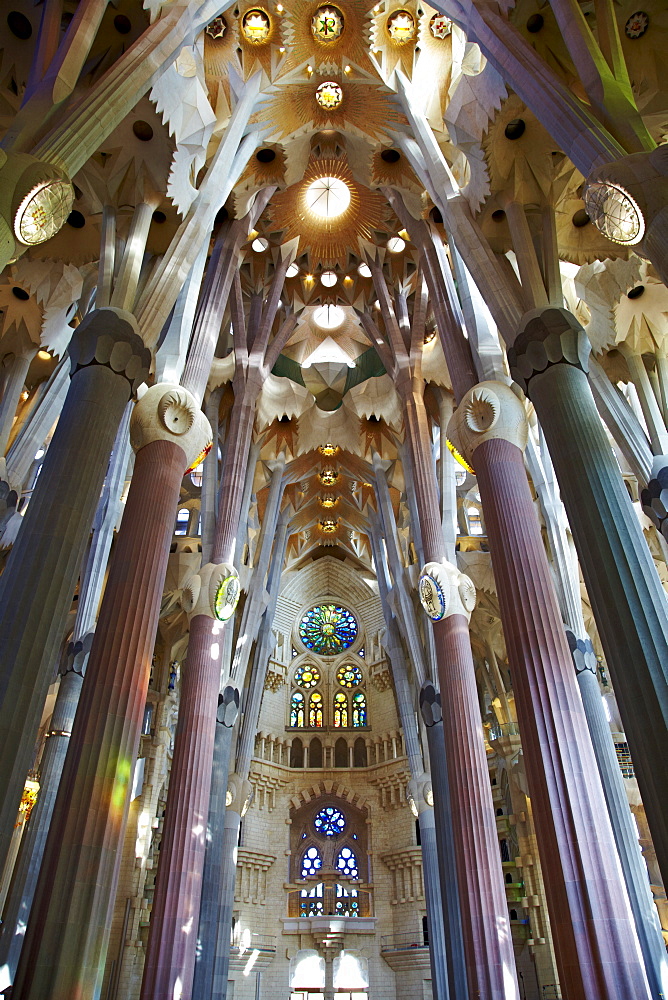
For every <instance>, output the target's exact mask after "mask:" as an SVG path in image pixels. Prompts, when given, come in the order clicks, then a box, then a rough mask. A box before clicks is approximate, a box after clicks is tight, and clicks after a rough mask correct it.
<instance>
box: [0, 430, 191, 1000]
mask: <svg viewBox="0 0 668 1000" xmlns="http://www.w3.org/2000/svg"><path fill="white" fill-rule="evenodd" d="M186 465H187V462H186V458H185V455H184V452H183V449H182V448H181V447H179V445H177V444H174V443H172V442H169V441H162V440H159V441H153V442H152V443H150V444H148V445H146V446H145V447H144V448H142V449H141V450H140V451H139V452H138V454H137V458H136V462H135V468H134V475H133V478H132V484H131V487H130V491H129V493H128V499H127V503H126V505H125V513H124V515H123V522H122V526H121V529H120V531H119V533H118V538H117V541H116V547H115V549H114V553H113V556H112V561H111V568H110V572H109V578H108V581H107V586H106V591H105V595H104V600H103V602H102V607H101V610H100V617H99V620H98V624H97V629H96V632H95V639H94V641H93V646H92V649H91V653H90V658H89V661H88V668H87V672H86V677H85V679H84V683H83V687H82V692H81V699H80V702H79V707H78V711H77V715H76V719H75V722H74V727H73V730H72V736H71V740H70V749H69V752H68V755H67V758H66V762H65V767H64V770H63V776H62V780H61V784H60V789H59V792H58V797H57V800H56V806H55V810H54V816H53V820H52V824H51V829H50V832H49V837H48V840H47V845H46V850H45V853H44V861H43V864H42V870H41V874H40V879H39V883H38V886H37V892H36V894H35V902H34V904H33V910H32V914H31V918H30V922H29V926H28V932H27V935H26V941H25V944H24V947H23V951H22V954H21V960H20V962H19V967H18V970H17V976H16V981H15V984H14V993H13V996H14V997H15V998H16V1000H18V998H21V1000H51V998H52V1000H66V998H67V1000H75V998H76V1000H92V998H93V997H97V996H98V995H99V990H100V987H101V983H102V974H103V971H104V963H105V957H106V949H107V944H108V934H109V925H110V919H111V912H112V908H113V903H114V895H115V888H116V884H117V881H118V865H119V863H120V857H121V848H122V844H123V836H124V833H125V827H126V822H127V813H128V807H129V801H130V796H129V792H130V788H131V783H132V773H133V766H134V761H135V759H136V756H137V750H138V747H139V737H140V733H141V724H142V718H143V713H144V707H145V704H146V693H147V690H148V679H149V673H150V664H151V654H152V652H153V644H154V642H155V633H156V630H157V626H158V615H159V611H160V598H161V596H162V590H163V586H164V578H165V572H166V569H167V559H168V556H169V544H170V541H171V537H172V533H173V526H174V512H175V510H176V507H177V505H178V498H179V489H180V485H181V479H182V477H183V471H184V469H185V467H186Z"/></svg>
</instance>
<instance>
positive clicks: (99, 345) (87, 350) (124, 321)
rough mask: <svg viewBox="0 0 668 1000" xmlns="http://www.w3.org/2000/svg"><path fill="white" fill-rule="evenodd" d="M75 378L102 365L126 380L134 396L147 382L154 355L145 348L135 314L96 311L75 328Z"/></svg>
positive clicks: (106, 309) (72, 349) (72, 356)
mask: <svg viewBox="0 0 668 1000" xmlns="http://www.w3.org/2000/svg"><path fill="white" fill-rule="evenodd" d="M68 353H69V356H70V363H71V371H72V375H75V374H76V372H78V371H80V370H81V369H82V368H88V367H89V366H91V365H103V366H105V367H106V368H110V369H111V371H113V372H117V373H118V374H119V375H123V376H125V378H126V379H127V380H128V382H129V383H130V390H131V392H132V394H133V395H134V393H135V392H136V391H137V389H138V388H139V386H140V385H142V383H144V382H146V380H147V378H148V374H149V369H150V367H151V352H150V351H149V349H148V348H147V347H145V346H144V341H143V340H142V338H141V336H140V334H139V327H138V325H137V320H136V319H135V318H134V316H133V315H132V313H129V312H125V310H123V309H116V308H114V307H112V306H105V307H104V308H103V309H94V310H93V311H92V312H89V313H88V315H87V316H85V317H84V319H83V321H82V322H81V323H80V324H79V326H78V327H77V328H76V330H75V331H74V333H73V334H72V339H71V340H70V346H69V348H68Z"/></svg>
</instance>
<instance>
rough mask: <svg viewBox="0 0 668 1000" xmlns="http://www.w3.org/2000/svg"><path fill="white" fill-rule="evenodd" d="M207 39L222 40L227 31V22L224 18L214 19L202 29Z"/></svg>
mask: <svg viewBox="0 0 668 1000" xmlns="http://www.w3.org/2000/svg"><path fill="white" fill-rule="evenodd" d="M204 30H205V31H206V33H207V35H208V36H209V38H214V39H216V38H223V37H224V35H225V32H226V31H227V21H226V20H225V18H224V17H214V19H213V21H210V22H209V24H207V26H206V28H205V29H204Z"/></svg>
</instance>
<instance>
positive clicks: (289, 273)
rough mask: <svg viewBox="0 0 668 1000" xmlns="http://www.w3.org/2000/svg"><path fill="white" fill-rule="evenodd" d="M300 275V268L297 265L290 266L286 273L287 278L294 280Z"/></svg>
mask: <svg viewBox="0 0 668 1000" xmlns="http://www.w3.org/2000/svg"><path fill="white" fill-rule="evenodd" d="M297 274H299V268H298V267H297V265H296V264H295V263H292V264H290V266H289V267H288V269H287V271H286V272H285V277H286V278H294V277H295V275H297Z"/></svg>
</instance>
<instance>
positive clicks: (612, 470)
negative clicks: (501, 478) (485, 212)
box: [508, 309, 668, 882]
mask: <svg viewBox="0 0 668 1000" xmlns="http://www.w3.org/2000/svg"><path fill="white" fill-rule="evenodd" d="M589 350H590V348H589V342H588V341H587V338H586V336H585V333H584V330H583V329H582V327H581V326H580V324H579V323H578V322H577V320H576V319H575V317H573V316H572V315H571V314H570V313H568V312H566V310H564V309H547V310H544V311H542V312H535V313H528V314H527V316H526V317H525V319H524V321H523V324H522V329H521V331H520V334H519V336H518V338H517V340H516V341H515V344H514V347H513V348H512V350H510V351H509V352H508V358H509V362H510V365H511V372H512V374H513V377H514V378H515V379H516V380H517V381H518V382H519V384H520V385H521V386H522V387H523V388H525V389H526V391H527V392H528V394H529V396H530V398H531V401H532V402H533V404H534V406H535V408H536V413H537V414H538V418H539V420H540V422H541V425H542V427H543V432H544V434H545V438H546V441H547V444H548V448H549V450H550V455H551V458H552V462H553V464H554V468H555V471H556V474H557V479H558V481H559V487H560V490H561V495H562V498H563V502H564V506H565V508H566V513H567V515H568V520H569V523H570V526H571V530H572V532H573V539H574V542H575V546H576V549H577V553H578V558H579V561H580V566H581V568H582V575H583V576H584V581H585V585H586V587H587V593H588V595H589V598H590V600H591V604H592V608H593V611H594V617H595V619H596V625H597V627H598V631H599V634H600V637H601V643H602V644H603V648H604V650H605V657H606V662H607V664H608V667H609V668H610V675H611V677H612V682H613V685H614V687H615V693H616V695H617V701H618V704H619V711H620V714H621V717H622V722H623V724H624V731H625V733H626V736H627V738H628V741H629V747H630V749H631V755H632V757H633V762H634V766H635V770H636V775H637V778H638V785H639V787H640V793H641V795H642V798H643V802H644V804H645V809H646V812H647V818H648V821H649V824H650V830H651V832H652V839H653V841H654V845H655V847H656V852H657V858H658V859H659V864H660V866H661V870H662V874H663V878H664V881H666V882H668V812H667V810H666V808H665V803H666V802H667V801H668V768H665V767H658V766H657V761H661V760H668V729H667V724H668V684H667V683H666V681H667V680H668V613H667V604H666V595H665V593H664V590H663V588H662V586H661V582H660V580H659V577H658V575H657V572H656V569H655V566H654V562H653V560H652V557H651V554H650V552H649V549H648V547H647V545H646V543H645V540H644V538H643V533H642V529H641V527H640V524H639V522H638V518H637V516H636V514H635V511H634V510H633V508H632V506H631V502H630V500H629V496H628V493H627V491H626V488H625V486H624V484H623V482H622V479H621V476H620V473H619V469H618V467H617V464H616V462H615V459H614V456H613V454H612V452H611V449H610V446H609V444H608V441H607V438H606V436H605V432H604V431H603V428H602V426H601V422H600V419H599V416H598V412H597V410H596V406H595V404H594V400H593V397H592V394H591V391H590V389H589V385H588V382H587V375H586V371H587V359H588V355H589ZM629 664H633V669H632V670H631V669H629Z"/></svg>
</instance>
